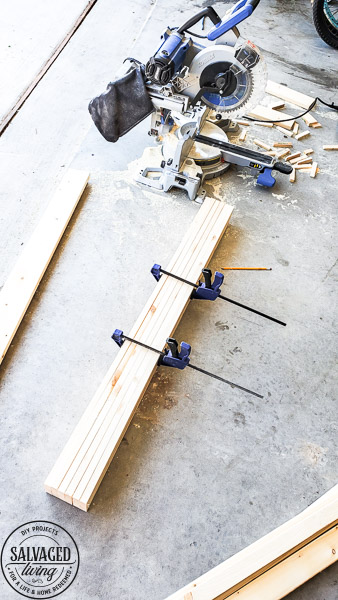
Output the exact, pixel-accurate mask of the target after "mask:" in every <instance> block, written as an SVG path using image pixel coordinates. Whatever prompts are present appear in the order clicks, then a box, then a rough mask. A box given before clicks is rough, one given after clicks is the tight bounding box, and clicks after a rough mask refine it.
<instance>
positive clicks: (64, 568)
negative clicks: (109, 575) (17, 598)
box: [1, 521, 80, 598]
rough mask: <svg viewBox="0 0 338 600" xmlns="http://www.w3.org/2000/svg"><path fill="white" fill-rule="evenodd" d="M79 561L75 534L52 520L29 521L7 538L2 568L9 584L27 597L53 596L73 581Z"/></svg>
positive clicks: (2, 556) (3, 550) (2, 557)
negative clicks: (73, 535) (72, 534)
mask: <svg viewBox="0 0 338 600" xmlns="http://www.w3.org/2000/svg"><path fill="white" fill-rule="evenodd" d="M79 564H80V558H79V551H78V548H77V545H76V543H75V541H74V540H73V538H72V536H71V535H70V534H69V533H68V532H67V531H66V530H65V529H63V527H60V525H56V524H55V523H51V522H49V521H30V522H29V523H24V524H23V525H20V527H17V529H15V530H14V531H13V532H12V533H11V534H10V535H9V536H8V538H7V540H6V541H5V543H4V545H3V547H2V552H1V568H2V572H3V574H4V576H5V578H6V580H7V582H8V583H9V585H10V586H11V587H12V588H13V590H15V591H16V592H18V594H21V595H22V596H25V597H26V598H46V597H47V598H54V597H55V596H58V595H59V594H62V592H64V591H65V590H66V589H67V588H69V586H70V585H71V584H72V583H73V581H74V579H75V577H76V575H77V572H78V569H79Z"/></svg>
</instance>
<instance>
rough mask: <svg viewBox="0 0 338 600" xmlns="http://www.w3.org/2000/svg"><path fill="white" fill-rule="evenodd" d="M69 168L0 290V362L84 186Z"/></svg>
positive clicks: (85, 179)
mask: <svg viewBox="0 0 338 600" xmlns="http://www.w3.org/2000/svg"><path fill="white" fill-rule="evenodd" d="M88 179H89V173H86V172H84V171H75V170H73V169H69V170H68V171H67V174H66V175H65V177H64V178H63V179H62V181H61V183H60V185H59V187H58V188H57V190H56V192H55V195H54V196H53V198H52V200H51V202H50V203H49V205H48V207H47V209H46V211H45V213H44V215H43V216H42V218H41V220H40V222H39V224H38V226H37V227H36V229H35V231H34V232H33V235H32V237H31V238H30V240H29V242H28V243H27V244H26V246H25V248H24V250H23V252H22V254H21V255H20V257H19V259H18V261H17V263H16V264H15V266H14V268H13V270H12V272H11V273H10V275H9V277H8V279H7V281H6V283H5V284H4V286H3V288H2V290H1V292H0V363H1V362H2V360H3V358H4V356H5V354H6V352H7V350H8V347H9V345H10V343H11V341H12V340H13V337H14V335H15V333H16V331H17V329H18V327H19V325H20V323H21V321H22V319H23V316H24V314H25V312H26V310H27V308H28V306H29V304H30V301H31V299H32V298H33V295H34V293H35V290H36V288H37V287H38V285H39V283H40V281H41V279H42V277H43V274H44V272H45V271H46V269H47V267H48V264H49V262H50V260H51V258H52V256H53V254H54V252H55V250H56V248H57V245H58V243H59V241H60V239H61V237H62V235H63V233H64V231H65V229H66V227H67V224H68V223H69V220H70V218H71V216H72V214H73V212H74V210H75V207H76V205H77V203H78V201H79V199H80V198H81V195H82V193H83V190H84V188H85V187H86V185H87V182H88Z"/></svg>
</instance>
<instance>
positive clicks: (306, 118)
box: [301, 113, 318, 127]
mask: <svg viewBox="0 0 338 600" xmlns="http://www.w3.org/2000/svg"><path fill="white" fill-rule="evenodd" d="M301 118H302V119H303V121H305V123H306V124H307V126H308V127H311V126H312V125H316V124H317V123H318V121H317V119H315V118H314V117H313V116H312V114H311V113H307V114H306V115H303V116H302V117H301Z"/></svg>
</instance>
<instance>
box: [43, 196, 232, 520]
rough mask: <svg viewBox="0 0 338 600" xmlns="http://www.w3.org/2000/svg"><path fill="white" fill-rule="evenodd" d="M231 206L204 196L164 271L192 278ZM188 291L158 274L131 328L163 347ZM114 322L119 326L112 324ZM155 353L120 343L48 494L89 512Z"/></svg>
mask: <svg viewBox="0 0 338 600" xmlns="http://www.w3.org/2000/svg"><path fill="white" fill-rule="evenodd" d="M231 212H232V209H231V207H229V206H227V205H226V204H224V203H222V202H219V201H217V200H213V199H210V198H207V199H206V200H205V201H204V204H203V206H202V207H201V209H200V210H199V211H198V213H197V215H196V217H195V219H194V221H193V223H192V225H191V227H190V228H189V230H188V232H187V234H186V236H185V237H184V239H183V241H182V243H181V245H180V247H179V249H178V250H177V252H176V254H175V255H174V257H173V259H172V261H171V262H170V264H169V266H168V270H171V271H172V272H173V273H176V274H177V275H179V276H181V277H185V278H187V279H190V280H193V281H197V280H198V278H199V276H200V273H201V270H202V269H203V268H204V266H205V265H206V264H207V263H208V261H209V260H210V257H211V256H212V254H213V252H214V250H215V248H216V246H217V243H218V241H219V240H220V238H221V236H222V234H223V232H224V230H225V228H226V225H227V223H228V221H229V218H230V215H231ZM190 294H191V289H188V286H187V285H186V284H184V283H181V282H179V281H177V280H174V279H173V278H170V277H167V276H162V277H161V279H160V281H159V282H158V284H157V285H156V286H155V290H154V292H153V294H152V295H151V297H150V299H149V301H148V302H147V304H146V306H145V308H144V309H143V311H142V313H141V315H140V317H139V318H138V320H137V322H136V324H135V325H134V327H133V329H132V331H131V332H130V334H129V335H130V336H131V337H135V338H136V339H138V340H140V341H142V342H144V343H147V344H149V345H152V346H154V347H156V348H158V349H162V348H163V346H164V344H165V340H166V338H167V337H168V336H170V335H171V334H172V333H173V331H174V330H175V328H176V326H177V324H178V322H179V320H180V318H181V316H182V314H183V312H184V310H185V307H186V305H187V304H188V302H189V299H190ZM117 325H118V324H117ZM157 359H158V356H157V355H156V354H154V353H153V352H151V351H149V350H145V349H143V348H140V347H139V346H135V344H132V343H130V342H125V343H124V345H123V347H122V348H121V349H120V351H119V353H118V355H117V357H116V359H115V361H114V362H113V364H112V366H111V368H110V369H109V371H108V373H107V375H106V377H105V378H104V380H103V382H102V384H101V385H100V387H99V389H98V391H97V393H96V394H95V396H94V398H93V399H92V401H91V403H90V405H89V406H88V408H87V410H86V411H85V413H84V415H83V417H82V419H81V420H80V422H79V424H78V426H77V427H76V428H75V430H74V432H73V434H72V436H71V438H70V440H69V442H68V443H67V445H66V446H65V448H64V450H63V451H62V453H61V455H60V457H59V459H58V460H57V462H56V464H55V465H54V467H53V469H52V471H51V473H50V474H49V476H48V477H47V479H46V482H45V489H46V491H47V492H49V493H52V494H53V495H55V496H57V497H59V498H61V499H63V500H65V501H66V502H69V503H71V504H73V505H74V506H77V507H78V508H81V509H82V510H88V508H89V506H90V503H91V501H92V499H93V497H94V495H95V493H96V491H97V489H98V487H99V485H100V483H101V481H102V479H103V477H104V475H105V472H106V470H107V468H108V466H109V464H110V462H111V460H112V458H113V456H114V454H115V452H116V450H117V448H118V446H119V443H120V441H121V439H122V437H123V435H124V433H125V431H126V429H127V427H128V425H129V423H130V421H131V419H132V417H133V415H134V413H135V410H136V409H137V407H138V404H139V402H140V401H141V398H142V396H143V394H144V393H145V391H146V389H147V385H148V383H149V381H150V380H151V377H152V376H153V373H154V371H155V369H156V367H157Z"/></svg>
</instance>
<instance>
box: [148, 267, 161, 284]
mask: <svg viewBox="0 0 338 600" xmlns="http://www.w3.org/2000/svg"><path fill="white" fill-rule="evenodd" d="M150 273H151V274H152V275H154V277H155V279H156V281H160V279H161V265H154V266H153V267H152V268H151V269H150Z"/></svg>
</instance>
